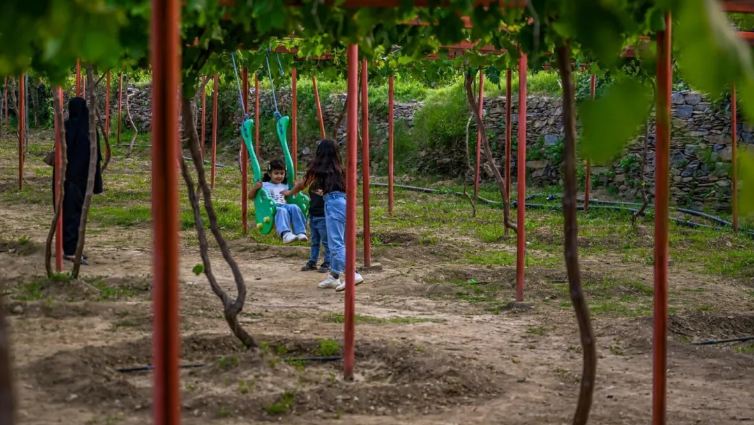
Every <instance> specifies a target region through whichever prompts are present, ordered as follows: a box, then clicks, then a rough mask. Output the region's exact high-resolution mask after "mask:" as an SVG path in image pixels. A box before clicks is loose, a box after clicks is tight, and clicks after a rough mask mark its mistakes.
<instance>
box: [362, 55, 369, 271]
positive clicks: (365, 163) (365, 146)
mask: <svg viewBox="0 0 754 425" xmlns="http://www.w3.org/2000/svg"><path fill="white" fill-rule="evenodd" d="M368 87H369V63H368V62H367V60H366V59H364V60H362V62H361V174H362V180H363V181H362V185H361V190H362V202H363V206H362V212H363V214H364V267H369V266H371V265H372V232H371V229H370V223H369V173H370V167H369V92H368Z"/></svg>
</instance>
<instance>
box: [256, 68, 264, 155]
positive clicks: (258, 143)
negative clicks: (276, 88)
mask: <svg viewBox="0 0 754 425" xmlns="http://www.w3.org/2000/svg"><path fill="white" fill-rule="evenodd" d="M259 97H260V93H259V75H257V73H256V72H255V73H254V149H255V150H256V154H257V157H259V156H260V154H261V153H262V139H261V138H260V135H259V112H260V110H261V108H260V106H259Z"/></svg>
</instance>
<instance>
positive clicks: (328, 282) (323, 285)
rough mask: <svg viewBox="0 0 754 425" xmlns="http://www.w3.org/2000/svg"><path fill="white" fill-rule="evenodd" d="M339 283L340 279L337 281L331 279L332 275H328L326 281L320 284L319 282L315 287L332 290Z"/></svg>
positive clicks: (335, 278)
mask: <svg viewBox="0 0 754 425" xmlns="http://www.w3.org/2000/svg"><path fill="white" fill-rule="evenodd" d="M339 283H340V279H338V278H337V277H333V275H331V274H328V275H327V279H325V280H323V281H322V282H319V284H317V286H318V287H320V288H322V289H332V288H336V287H337V286H338V284H339Z"/></svg>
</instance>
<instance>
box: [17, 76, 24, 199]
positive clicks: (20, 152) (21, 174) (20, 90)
mask: <svg viewBox="0 0 754 425" xmlns="http://www.w3.org/2000/svg"><path fill="white" fill-rule="evenodd" d="M16 113H17V116H18V190H22V189H23V188H24V156H25V154H24V149H25V146H26V140H25V137H24V136H25V135H26V80H25V75H24V74H21V76H20V77H19V78H18V110H17V111H16Z"/></svg>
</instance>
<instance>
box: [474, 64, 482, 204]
mask: <svg viewBox="0 0 754 425" xmlns="http://www.w3.org/2000/svg"><path fill="white" fill-rule="evenodd" d="M477 109H478V110H479V114H480V115H481V114H484V71H482V70H481V69H480V70H479V100H478V104H477ZM482 119H484V117H482ZM481 170H482V130H481V129H479V128H477V129H476V171H475V173H474V199H476V198H477V197H478V196H479V184H480V183H481V180H482V175H481Z"/></svg>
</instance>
